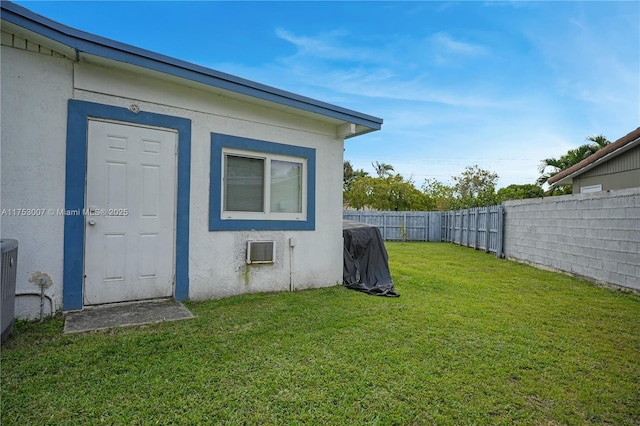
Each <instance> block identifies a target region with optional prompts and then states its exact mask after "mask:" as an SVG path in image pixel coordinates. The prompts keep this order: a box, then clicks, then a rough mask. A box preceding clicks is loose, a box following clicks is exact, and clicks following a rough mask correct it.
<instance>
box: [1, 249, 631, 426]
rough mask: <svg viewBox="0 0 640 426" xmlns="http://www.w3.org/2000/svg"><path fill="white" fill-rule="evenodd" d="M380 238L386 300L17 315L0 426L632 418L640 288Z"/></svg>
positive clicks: (283, 297)
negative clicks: (121, 319) (391, 294)
mask: <svg viewBox="0 0 640 426" xmlns="http://www.w3.org/2000/svg"><path fill="white" fill-rule="evenodd" d="M387 248H388V250H389V255H390V266H391V272H392V275H393V278H394V281H395V284H396V290H397V291H398V292H399V293H400V294H401V295H402V296H401V297H400V298H396V299H393V298H380V297H375V296H368V295H365V294H362V293H358V292H355V291H351V290H347V289H345V288H343V287H333V288H327V289H321V290H309V291H302V292H296V293H280V294H260V295H247V296H241V297H233V298H228V299H223V300H216V301H210V302H203V303H188V304H187V305H188V307H189V309H190V310H191V311H192V312H193V313H194V315H196V316H197V318H195V319H190V320H185V321H179V322H168V323H162V324H155V325H149V326H139V327H133V328H126V329H117V330H111V331H103V332H95V333H85V334H76V335H63V334H62V326H63V321H62V319H61V318H54V319H52V320H49V321H46V322H45V323H44V324H39V323H25V322H21V323H19V324H18V326H17V330H16V332H15V333H14V336H12V337H11V338H10V339H9V340H8V341H7V342H6V343H5V345H4V346H3V348H2V359H1V361H2V364H1V369H2V372H1V379H2V383H1V385H2V386H1V388H2V389H1V396H2V419H1V420H2V424H3V425H11V424H16V425H32V424H36V425H40V424H52V425H54V424H56V425H57V424H99V423H107V424H147V423H148V424H163V425H164V424H220V423H222V424H225V423H226V424H304V423H307V424H314V425H315V424H337V425H343V424H354V425H355V424H394V425H406V424H456V425H458V424H514V423H521V424H616V425H620V424H636V425H637V424H640V332H639V326H640V297H638V296H636V295H632V294H625V293H620V292H615V291H611V290H606V289H602V288H598V287H595V286H593V285H591V284H589V283H587V282H584V281H580V280H577V279H574V278H571V277H567V276H564V275H560V274H556V273H552V272H547V271H541V270H537V269H534V268H531V267H528V266H525V265H521V264H517V263H514V262H509V261H505V260H499V259H496V258H495V257H494V256H492V255H487V254H485V253H482V252H477V251H474V250H471V249H468V248H462V247H458V246H454V245H449V244H445V243H388V244H387ZM212 285H214V284H213V283H212Z"/></svg>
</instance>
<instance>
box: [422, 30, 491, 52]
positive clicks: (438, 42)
mask: <svg viewBox="0 0 640 426" xmlns="http://www.w3.org/2000/svg"><path fill="white" fill-rule="evenodd" d="M431 40H432V41H433V42H434V44H435V46H436V48H438V49H443V50H444V52H446V53H453V54H457V55H464V56H483V55H486V54H487V53H488V52H489V49H487V48H486V47H485V46H482V45H480V44H473V43H466V42H462V41H458V40H454V39H453V37H451V36H450V35H449V34H447V33H443V32H438V33H436V34H434V35H433V36H431Z"/></svg>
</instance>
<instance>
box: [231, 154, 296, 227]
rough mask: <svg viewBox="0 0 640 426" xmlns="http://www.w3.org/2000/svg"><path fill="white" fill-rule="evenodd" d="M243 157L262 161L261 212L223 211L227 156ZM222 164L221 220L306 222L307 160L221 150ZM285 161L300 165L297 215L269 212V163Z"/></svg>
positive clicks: (278, 155)
mask: <svg viewBox="0 0 640 426" xmlns="http://www.w3.org/2000/svg"><path fill="white" fill-rule="evenodd" d="M229 155H231V156H236V157H245V158H254V159H260V160H264V171H263V172H264V176H263V183H264V187H263V191H264V192H263V204H264V205H263V211H262V212H238V211H227V210H224V206H225V202H224V200H225V194H226V190H227V184H226V177H225V171H226V166H225V165H226V158H227V156H229ZM221 160H222V164H221V167H220V169H221V170H220V171H221V176H220V181H221V182H222V190H221V191H220V218H221V219H222V220H296V221H304V220H307V196H308V194H307V159H306V158H301V157H293V156H288V155H280V154H272V153H267V152H257V151H248V150H241V149H234V148H227V147H225V148H223V149H222V155H221ZM273 160H275V161H287V162H291V163H298V164H301V165H302V170H301V171H300V172H301V180H302V188H301V191H302V193H301V196H302V199H301V206H302V211H301V212H299V213H282V212H271V211H270V209H271V161H273Z"/></svg>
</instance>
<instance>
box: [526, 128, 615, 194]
mask: <svg viewBox="0 0 640 426" xmlns="http://www.w3.org/2000/svg"><path fill="white" fill-rule="evenodd" d="M586 140H587V141H588V142H589V143H586V144H583V145H580V146H579V147H577V148H575V149H570V150H569V151H567V153H566V154H564V155H562V156H560V157H559V158H545V159H544V160H542V161H541V162H540V165H539V166H538V172H540V177H539V178H538V180H537V183H538V184H539V185H544V184H545V183H547V181H548V180H549V179H550V178H552V177H553V176H555V175H557V174H558V173H560V172H561V171H563V170H567V169H568V168H570V167H572V166H574V165H576V164H578V163H579V162H581V161H582V160H584V159H585V158H587V157H589V156H590V155H593V154H594V153H595V152H597V151H598V150H600V149H602V148H604V147H605V146H607V145H609V144H610V143H611V142H609V140H608V139H607V138H605V137H604V136H602V135H597V136H588V137H587V138H586ZM571 192H572V191H571V187H570V186H569V187H567V188H559V187H558V186H557V185H553V186H551V187H550V188H549V190H548V191H547V195H560V194H571Z"/></svg>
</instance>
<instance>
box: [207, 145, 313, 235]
mask: <svg viewBox="0 0 640 426" xmlns="http://www.w3.org/2000/svg"><path fill="white" fill-rule="evenodd" d="M223 148H232V149H244V150H248V151H256V152H264V153H268V154H277V155H287V156H292V157H299V158H306V160H307V219H306V220H253V219H252V220H246V219H222V217H221V216H220V214H221V208H220V200H221V197H222V149H223ZM315 229H316V150H315V149H313V148H305V147H301V146H293V145H284V144H280V143H275V142H267V141H262V140H257V139H249V138H242V137H238V136H231V135H223V134H220V133H212V134H211V173H210V190H209V230H210V231H249V230H254V231H262V230H265V231H266V230H268V231H285V230H286V231H313V230H315Z"/></svg>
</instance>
